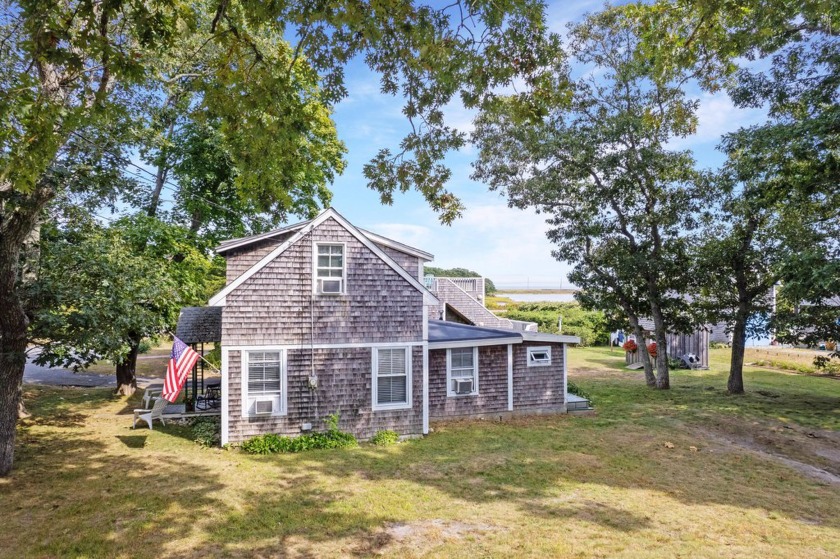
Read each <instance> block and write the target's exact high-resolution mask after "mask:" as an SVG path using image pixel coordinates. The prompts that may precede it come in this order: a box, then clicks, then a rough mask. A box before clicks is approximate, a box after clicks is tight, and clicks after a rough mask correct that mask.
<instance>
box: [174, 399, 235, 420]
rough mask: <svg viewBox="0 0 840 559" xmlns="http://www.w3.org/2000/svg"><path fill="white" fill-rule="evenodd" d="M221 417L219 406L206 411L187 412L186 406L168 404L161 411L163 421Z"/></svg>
mask: <svg viewBox="0 0 840 559" xmlns="http://www.w3.org/2000/svg"><path fill="white" fill-rule="evenodd" d="M220 415H222V407H221V405H220V406H218V407H215V408H209V409H206V410H195V409H194V410H192V411H187V405H186V404H183V403H181V404H169V405H168V406H166V407H165V408H164V410H163V419H190V418H193V417H218V416H220Z"/></svg>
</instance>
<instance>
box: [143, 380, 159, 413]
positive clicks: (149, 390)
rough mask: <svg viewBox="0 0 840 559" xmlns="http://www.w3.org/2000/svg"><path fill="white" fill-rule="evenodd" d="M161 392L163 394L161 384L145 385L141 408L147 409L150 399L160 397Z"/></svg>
mask: <svg viewBox="0 0 840 559" xmlns="http://www.w3.org/2000/svg"><path fill="white" fill-rule="evenodd" d="M161 394H163V385H162V384H153V385H151V386H147V387H146V392H144V393H143V409H144V410H147V409H149V406H151V405H152V400H154V399H155V398H160V397H161Z"/></svg>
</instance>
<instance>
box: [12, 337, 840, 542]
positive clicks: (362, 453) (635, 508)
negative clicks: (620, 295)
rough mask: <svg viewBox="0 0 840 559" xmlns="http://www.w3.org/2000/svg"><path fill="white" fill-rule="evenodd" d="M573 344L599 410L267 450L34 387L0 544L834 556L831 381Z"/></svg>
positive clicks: (837, 529)
mask: <svg viewBox="0 0 840 559" xmlns="http://www.w3.org/2000/svg"><path fill="white" fill-rule="evenodd" d="M569 357H570V378H571V380H574V381H575V382H576V383H577V384H578V385H579V386H581V387H582V388H584V389H585V390H586V391H588V392H589V393H590V394H591V396H592V398H593V400H594V401H595V403H596V406H597V410H598V412H597V415H595V416H578V417H569V416H541V417H533V418H521V419H517V420H514V421H506V422H502V423H499V422H493V421H473V422H459V423H448V424H441V425H437V426H436V428H435V432H434V433H433V434H432V435H431V436H429V437H426V438H424V439H421V440H414V441H409V442H406V443H402V444H398V445H394V446H391V447H384V448H378V447H372V446H367V445H365V446H362V447H359V448H356V449H351V450H333V451H311V452H307V453H302V454H296V455H281V456H271V457H254V456H249V455H246V454H243V453H240V452H238V451H223V450H218V449H202V448H200V447H198V446H197V445H196V444H194V443H193V442H191V441H190V440H189V432H188V429H186V428H184V427H178V426H168V427H165V428H160V429H159V428H158V427H157V426H156V427H155V430H154V431H149V430H147V429H142V430H137V431H132V430H131V429H130V426H131V415H130V409H131V408H133V407H134V405H135V401H132V402H129V403H126V402H125V401H121V400H116V399H113V398H112V397H111V396H110V395H109V392H108V391H107V390H89V389H88V390H82V389H52V388H42V387H26V389H25V395H26V398H27V406H28V408H29V409H30V410H31V411H32V412H34V415H33V418H32V419H29V420H26V421H24V422H22V424H21V427H20V431H19V446H18V455H17V468H16V470H15V471H14V472H13V475H12V476H11V477H10V478H8V479H5V480H0V503H2V505H3V507H2V508H3V523H4V526H3V530H0V556H3V557H15V558H17V557H179V558H180V557H214V556H222V557H225V556H230V557H237V556H242V557H334V556H370V555H380V556H386V557H419V556H438V557H628V558H629V557H662V558H666V557H667V558H671V557H680V556H681V557H692V558H693V557H709V558H713V557H714V558H717V557H756V558H774V557H778V558H790V557H808V558H815V557H838V556H840V514H838V511H840V483H837V481H840V479H838V478H836V477H833V476H837V475H840V437H838V432H840V381H837V380H834V379H830V378H819V377H813V376H804V375H791V374H784V373H781V372H777V371H766V370H758V369H749V370H748V371H747V375H746V383H747V388H748V390H749V393H748V394H746V395H745V396H741V397H732V396H727V395H726V394H725V393H724V391H723V390H722V388H723V387H724V386H725V372H724V371H725V364H726V354H725V351H723V350H716V351H715V352H714V353H713V356H712V370H710V371H678V372H675V373H674V375H673V379H672V384H673V387H674V388H673V389H672V390H671V391H668V392H657V391H653V390H650V389H647V388H646V387H645V386H644V382H643V380H642V373H641V372H638V371H633V372H630V371H624V370H622V369H620V368H619V367H620V365H621V363H622V355H621V354H619V353H618V352H615V353H610V352H609V350H607V349H605V348H604V349H600V348H591V349H575V350H571V351H570V352H569ZM136 398H137V397H135V400H136Z"/></svg>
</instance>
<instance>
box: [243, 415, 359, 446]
mask: <svg viewBox="0 0 840 559" xmlns="http://www.w3.org/2000/svg"><path fill="white" fill-rule="evenodd" d="M324 423H325V424H326V425H327V431H326V432H325V433H306V434H303V435H299V436H297V437H284V436H280V435H276V434H274V433H269V434H266V435H257V436H256V437H251V438H250V439H248V440H247V441H245V442H243V443H242V450H244V451H245V452H247V453H249V454H276V453H278V452H303V451H305V450H316V449H327V448H349V447H354V446H356V445H358V442H357V441H356V437H354V436H353V435H351V434H350V433H345V432H343V431H340V430H339V429H338V423H339V416H338V414H337V413H334V414H330V415H328V416H327V417H326V418H325V419H324Z"/></svg>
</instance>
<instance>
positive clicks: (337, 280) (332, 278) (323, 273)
mask: <svg viewBox="0 0 840 559" xmlns="http://www.w3.org/2000/svg"><path fill="white" fill-rule="evenodd" d="M315 247H316V254H317V260H316V262H315V292H316V293H320V294H322V295H341V294H342V293H344V289H345V287H346V284H345V275H344V245H343V244H321V243H318V244H316V245H315Z"/></svg>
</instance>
